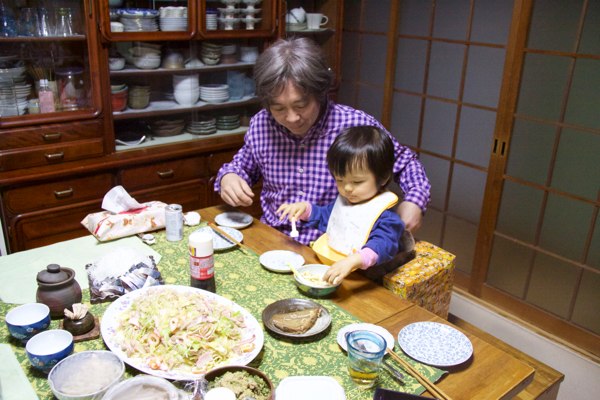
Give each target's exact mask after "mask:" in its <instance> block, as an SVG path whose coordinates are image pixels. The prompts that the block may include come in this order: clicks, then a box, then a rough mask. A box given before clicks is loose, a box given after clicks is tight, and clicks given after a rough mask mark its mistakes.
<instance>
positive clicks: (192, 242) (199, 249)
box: [189, 232, 216, 293]
mask: <svg viewBox="0 0 600 400" xmlns="http://www.w3.org/2000/svg"><path fill="white" fill-rule="evenodd" d="M189 248H190V286H192V287H195V288H197V289H204V290H208V291H209V292H213V293H216V285H215V258H214V250H213V239H212V235H211V234H210V233H207V232H194V233H192V234H191V235H190V238H189Z"/></svg>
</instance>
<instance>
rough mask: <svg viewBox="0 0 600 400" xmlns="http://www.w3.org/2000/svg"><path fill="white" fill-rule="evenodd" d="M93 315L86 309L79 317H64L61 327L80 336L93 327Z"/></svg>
mask: <svg viewBox="0 0 600 400" xmlns="http://www.w3.org/2000/svg"><path fill="white" fill-rule="evenodd" d="M94 325H95V321H94V316H93V315H92V314H91V313H90V312H89V311H88V313H87V314H85V316H84V317H83V318H81V319H71V318H68V317H65V320H64V321H63V328H64V329H65V330H67V331H69V332H71V333H72V334H73V336H81V335H83V334H85V333H88V332H89V331H91V330H92V329H93V328H94Z"/></svg>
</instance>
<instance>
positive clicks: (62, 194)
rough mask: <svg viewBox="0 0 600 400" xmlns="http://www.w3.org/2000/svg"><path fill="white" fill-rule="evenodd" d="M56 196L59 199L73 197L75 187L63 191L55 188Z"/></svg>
mask: <svg viewBox="0 0 600 400" xmlns="http://www.w3.org/2000/svg"><path fill="white" fill-rule="evenodd" d="M54 196H56V198H57V199H64V198H65V197H71V196H73V188H71V189H69V190H63V191H62V192H57V191H56V190H55V191H54Z"/></svg>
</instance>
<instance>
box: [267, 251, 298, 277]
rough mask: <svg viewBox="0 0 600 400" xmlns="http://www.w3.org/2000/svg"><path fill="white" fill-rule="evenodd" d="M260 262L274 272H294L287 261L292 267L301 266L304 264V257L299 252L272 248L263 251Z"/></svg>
mask: <svg viewBox="0 0 600 400" xmlns="http://www.w3.org/2000/svg"><path fill="white" fill-rule="evenodd" d="M259 261H260V263H261V264H262V265H263V266H264V267H265V268H266V269H268V270H270V271H273V272H292V270H291V269H290V267H288V266H287V263H290V264H292V267H294V268H299V267H301V266H303V265H304V262H305V260H304V257H302V256H301V255H300V254H298V253H294V252H293V251H288V250H272V251H267V252H266V253H263V254H262V255H261V256H260V258H259Z"/></svg>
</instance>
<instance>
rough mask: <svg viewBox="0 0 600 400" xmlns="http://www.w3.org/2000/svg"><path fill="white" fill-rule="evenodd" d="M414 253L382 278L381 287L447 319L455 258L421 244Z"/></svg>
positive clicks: (417, 245)
mask: <svg viewBox="0 0 600 400" xmlns="http://www.w3.org/2000/svg"><path fill="white" fill-rule="evenodd" d="M414 251H415V252H416V257H415V258H414V259H412V260H411V261H409V262H407V263H406V264H404V265H402V266H401V267H399V268H397V269H395V270H394V271H392V272H390V273H388V274H386V275H385V276H384V277H383V286H384V287H385V288H387V289H389V290H391V291H392V292H394V293H396V294H399V295H400V296H402V297H404V298H405V299H406V300H409V301H411V302H413V303H415V304H416V305H418V306H420V307H423V308H425V309H427V310H428V311H431V312H432V313H434V314H436V315H438V316H439V317H442V318H444V319H447V318H448V309H449V308H450V298H451V297H452V285H453V271H454V260H455V258H456V256H455V255H454V254H450V253H448V252H447V251H445V250H443V249H441V248H439V247H437V246H435V245H433V244H431V243H427V242H423V241H420V242H417V243H416V245H415V247H414Z"/></svg>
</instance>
